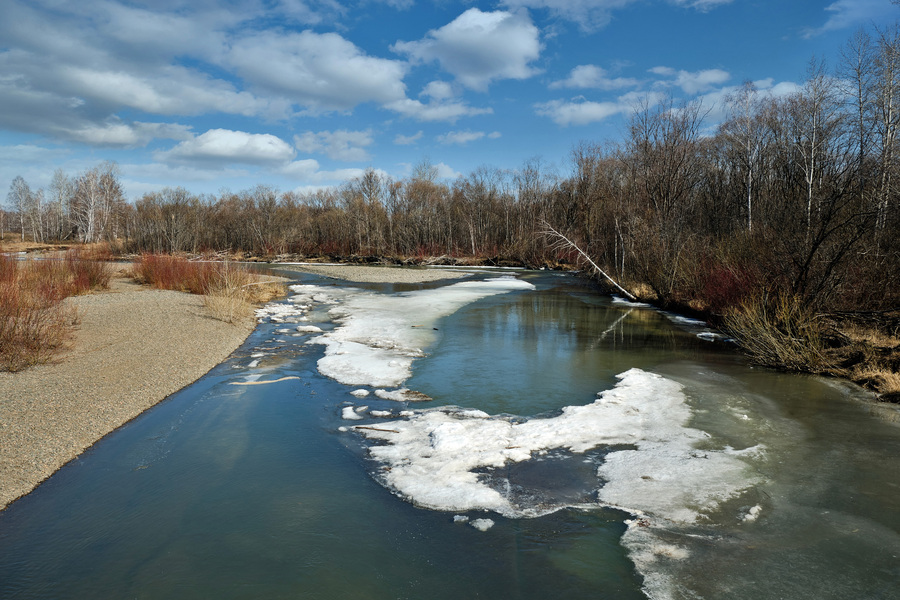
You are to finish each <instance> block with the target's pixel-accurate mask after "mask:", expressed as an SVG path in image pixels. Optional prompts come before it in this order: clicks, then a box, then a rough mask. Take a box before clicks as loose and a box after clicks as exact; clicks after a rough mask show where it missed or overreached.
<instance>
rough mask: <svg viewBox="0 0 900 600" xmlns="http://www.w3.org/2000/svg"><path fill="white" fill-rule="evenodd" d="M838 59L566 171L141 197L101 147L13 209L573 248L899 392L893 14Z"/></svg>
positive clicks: (140, 247) (738, 329) (380, 256)
mask: <svg viewBox="0 0 900 600" xmlns="http://www.w3.org/2000/svg"><path fill="white" fill-rule="evenodd" d="M841 56H842V59H841V61H840V63H839V64H837V65H834V66H833V67H831V68H829V67H827V66H826V65H824V64H822V63H821V62H819V61H816V60H812V61H811V62H810V64H809V68H808V70H807V72H806V73H805V76H804V81H803V83H802V84H801V85H800V87H799V88H798V89H797V90H796V91H795V92H793V93H791V94H788V95H782V96H777V95H771V94H767V93H763V92H760V91H759V90H757V89H756V87H755V86H754V84H753V83H751V82H746V83H744V84H743V85H742V86H741V87H740V88H739V89H738V90H737V91H736V92H734V93H733V94H731V95H729V96H728V97H727V98H726V99H725V103H724V107H718V108H719V109H720V110H721V109H722V108H724V111H725V115H726V116H725V118H724V119H723V120H721V121H719V122H717V123H710V121H711V119H710V114H711V111H712V110H713V108H715V107H710V106H704V105H703V104H701V103H699V102H688V103H679V102H677V101H676V100H674V99H670V100H668V101H664V102H662V103H657V104H649V103H647V104H644V105H640V106H636V107H635V110H634V112H633V114H632V115H631V117H630V119H629V122H628V124H627V128H626V130H625V134H624V135H623V139H621V140H615V141H607V142H602V143H595V142H585V143H582V144H581V145H580V146H578V147H576V148H574V149H573V150H572V152H571V156H570V157H569V160H568V164H567V167H566V168H567V172H566V173H562V174H561V173H558V172H556V171H555V170H553V169H550V168H548V167H547V164H546V163H545V162H543V160H542V159H539V158H535V159H532V160H530V161H528V162H526V163H525V164H523V165H522V166H521V167H520V168H518V169H515V170H502V169H497V168H493V167H490V166H484V167H481V168H478V169H476V170H475V171H473V172H472V173H470V174H468V175H467V176H461V177H459V178H457V179H456V180H454V181H445V180H440V179H439V178H438V177H437V170H436V168H434V167H433V166H432V165H430V164H429V162H428V161H427V160H426V161H422V162H420V163H419V164H418V165H417V166H416V167H415V169H414V170H413V172H412V174H411V175H410V176H409V177H407V178H405V179H401V180H395V179H392V178H390V177H388V176H385V175H384V174H382V173H380V172H378V171H376V170H374V169H369V170H367V171H366V172H365V174H364V175H363V176H362V177H360V178H358V179H356V180H353V181H349V182H347V183H346V184H345V185H343V186H341V187H339V188H334V189H325V190H319V191H316V192H311V193H297V192H294V191H286V192H281V191H279V190H277V189H274V188H273V187H271V186H267V185H264V184H261V185H258V186H257V187H255V188H253V189H250V190H245V191H239V192H230V191H224V192H221V193H220V194H218V195H195V194H192V193H191V192H190V191H188V190H185V189H183V188H167V189H163V190H161V191H158V192H155V193H150V194H145V195H144V196H143V197H141V198H139V199H137V200H136V201H134V202H128V201H126V200H125V198H124V196H123V192H122V189H121V184H120V181H119V177H120V175H119V172H118V167H117V166H116V165H115V164H114V163H103V164H100V165H98V166H96V167H94V168H92V169H89V170H87V171H85V172H83V173H79V174H74V175H68V174H66V173H64V172H63V171H61V170H58V171H57V172H56V173H55V174H54V177H53V179H52V182H51V184H50V185H49V186H48V187H47V189H42V190H32V189H31V187H30V186H29V185H28V183H27V182H26V181H24V180H23V179H22V178H21V177H17V178H16V179H15V180H14V181H13V182H12V185H11V186H10V191H9V194H8V197H7V209H8V210H7V211H6V212H5V213H4V214H3V216H2V219H0V224H2V226H3V228H4V229H6V230H8V231H9V230H11V231H15V232H17V234H19V235H20V236H21V238H22V239H23V240H24V239H26V238H28V239H31V240H34V241H36V242H50V241H56V242H73V243H74V242H84V243H93V242H106V243H108V244H109V245H110V247H111V248H112V249H113V251H114V252H115V253H117V254H125V255H129V254H130V255H139V254H142V253H172V254H189V255H197V256H203V255H207V256H209V255H213V254H216V253H220V254H222V253H226V254H228V255H230V256H236V257H239V258H242V259H248V258H253V259H263V260H298V259H310V258H319V257H322V258H327V259H329V260H354V261H369V262H385V263H398V264H399V263H402V264H419V263H426V262H427V263H436V262H443V263H450V264H452V263H459V262H462V263H467V264H497V265H499V264H509V265H521V266H526V267H532V268H542V267H546V268H582V267H584V266H585V265H584V264H583V262H582V261H580V260H579V258H580V255H579V253H578V252H577V250H576V247H577V249H580V250H582V251H583V252H584V254H585V255H587V256H588V257H590V259H591V261H593V263H595V264H596V266H597V267H598V268H599V269H602V270H603V271H604V272H606V273H607V274H608V275H609V276H610V277H611V278H612V279H614V280H615V281H617V282H618V283H619V284H621V285H622V286H623V287H624V288H625V289H627V290H629V291H630V293H632V294H633V295H634V296H635V297H637V298H640V299H642V300H646V301H650V302H652V303H654V304H656V305H658V306H660V307H663V308H670V309H675V310H681V311H684V312H691V313H693V314H696V315H701V316H702V317H703V318H706V319H708V320H709V321H710V322H712V323H714V324H715V325H717V326H719V327H722V328H723V329H725V330H726V331H727V332H729V333H730V334H731V335H732V336H733V337H734V338H736V339H737V340H738V341H739V342H740V343H741V344H742V346H743V347H744V348H745V349H746V350H747V351H748V352H749V353H750V355H751V357H753V358H754V360H756V361H757V362H760V363H762V364H768V365H773V366H780V367H785V368H790V369H796V370H802V371H810V372H832V373H839V374H850V375H851V376H853V377H854V378H855V379H857V380H860V381H863V382H864V383H866V382H868V383H871V384H872V385H873V386H874V387H876V388H879V389H882V390H883V391H884V390H887V391H888V393H889V395H890V394H893V395H892V396H891V397H894V396H897V394H898V393H900V378H898V376H897V371H898V367H900V364H898V362H900V361H898V358H897V354H898V353H897V351H896V349H897V348H896V346H897V343H896V340H897V337H898V334H900V310H898V308H900V207H898V192H900V147H898V139H897V136H898V125H900V26H894V27H892V28H889V29H886V30H875V31H871V32H866V31H862V30H861V31H859V32H857V33H856V34H855V35H854V36H853V37H852V38H851V39H850V40H848V42H847V43H846V45H845V46H844V47H843V48H842V52H841ZM551 228H552V229H553V230H555V231H557V232H559V233H561V234H562V235H564V236H565V237H566V238H567V239H568V240H571V242H572V244H560V243H559V241H560V238H559V236H556V235H548V233H547V232H548V231H549V230H550V229H551ZM860 331H865V332H867V333H866V334H865V336H864V335H863V334H861V333H859V332H860ZM872 336H875V339H876V340H881V341H876V342H874V343H873V342H871V339H873V338H872ZM878 336H881V337H878ZM862 337H867V339H869V342H868V343H867V344H863V343H862V342H861V341H860V340H861V338H862ZM885 340H887V341H885ZM891 340H893V341H891ZM873 365H874V367H873ZM891 376H893V377H894V380H893V383H890V381H887V380H889V379H890V377H891ZM894 387H896V389H895V390H894V391H893V392H891V391H890V390H892V389H894Z"/></svg>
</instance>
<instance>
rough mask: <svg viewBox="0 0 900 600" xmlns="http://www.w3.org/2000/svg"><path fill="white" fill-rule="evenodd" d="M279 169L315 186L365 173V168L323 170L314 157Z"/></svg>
mask: <svg viewBox="0 0 900 600" xmlns="http://www.w3.org/2000/svg"><path fill="white" fill-rule="evenodd" d="M278 171H279V173H281V174H282V175H285V176H287V177H290V178H292V179H296V180H298V181H303V182H306V183H308V184H313V185H314V187H316V186H322V185H337V184H340V183H342V182H344V181H350V180H351V179H355V178H357V177H361V176H362V175H363V174H364V173H365V169H336V170H334V171H322V170H321V165H320V164H319V161H317V160H315V159H312V158H307V159H302V160H296V161H293V162H291V163H289V164H287V165H285V166H283V167H281V168H280V169H279V170H278ZM379 173H380V172H379Z"/></svg>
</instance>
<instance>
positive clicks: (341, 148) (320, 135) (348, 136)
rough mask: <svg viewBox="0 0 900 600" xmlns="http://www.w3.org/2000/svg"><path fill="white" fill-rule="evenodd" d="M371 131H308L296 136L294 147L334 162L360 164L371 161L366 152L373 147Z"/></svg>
mask: <svg viewBox="0 0 900 600" xmlns="http://www.w3.org/2000/svg"><path fill="white" fill-rule="evenodd" d="M373 142H374V140H373V139H372V132H371V130H368V129H367V130H365V131H348V130H346V129H339V130H337V131H319V132H313V131H306V132H304V133H301V134H299V135H296V136H294V146H296V148H297V149H298V150H300V151H301V152H305V153H307V154H325V155H326V156H328V158H331V159H333V160H342V161H346V162H359V161H365V160H369V159H370V158H371V156H370V155H369V153H368V152H367V151H366V147H367V146H371V145H372V143H373Z"/></svg>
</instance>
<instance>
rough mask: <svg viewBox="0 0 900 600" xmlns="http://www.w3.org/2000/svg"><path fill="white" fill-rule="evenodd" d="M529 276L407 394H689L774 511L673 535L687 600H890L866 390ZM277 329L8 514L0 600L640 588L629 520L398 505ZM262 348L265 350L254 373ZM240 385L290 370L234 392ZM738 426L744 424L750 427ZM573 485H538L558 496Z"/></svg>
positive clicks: (563, 283)
mask: <svg viewBox="0 0 900 600" xmlns="http://www.w3.org/2000/svg"><path fill="white" fill-rule="evenodd" d="M523 276H524V277H527V278H529V280H530V281H532V283H534V284H535V285H536V286H537V289H536V290H535V291H532V292H516V293H511V294H505V295H501V296H494V297H491V298H487V299H485V300H481V301H478V302H476V303H473V304H471V305H469V306H467V307H465V308H463V309H462V310H460V311H458V312H457V313H455V314H454V315H451V316H450V317H447V318H445V319H444V320H442V321H441V322H440V324H439V339H438V341H437V342H436V344H435V345H434V346H433V347H432V348H429V349H428V356H427V357H425V358H422V359H420V360H419V361H417V362H416V363H415V365H414V371H413V376H412V378H411V379H410V380H408V381H407V383H406V384H405V385H407V386H408V387H410V388H412V389H416V390H419V391H421V392H424V393H426V394H428V395H429V396H431V397H432V398H433V399H434V400H433V401H432V402H430V403H427V404H426V405H424V406H435V405H441V404H456V405H460V406H464V407H468V408H479V409H481V410H484V411H486V412H489V413H492V414H496V413H509V414H515V415H521V416H531V415H536V414H543V413H548V412H551V413H552V412H553V411H555V410H558V409H559V408H561V407H563V406H566V405H572V404H585V403H588V402H591V401H593V399H594V397H595V394H596V393H597V392H598V391H601V390H604V389H608V388H610V387H611V386H612V385H614V383H615V375H616V374H618V373H621V372H623V371H625V370H627V369H629V368H632V367H639V368H641V369H644V370H647V371H652V372H656V373H659V374H661V375H664V376H666V377H669V378H672V379H675V380H677V381H679V382H680V383H682V384H683V385H684V386H685V391H686V393H687V394H688V397H689V401H690V403H691V406H692V409H693V410H694V413H695V416H694V419H693V422H692V425H693V426H695V427H698V428H702V429H704V430H705V431H708V432H710V434H711V436H713V438H714V439H715V440H720V441H722V440H724V441H727V442H728V443H730V444H731V445H732V446H734V447H735V448H743V447H747V446H750V445H753V444H758V443H763V444H765V445H766V446H767V447H768V451H767V454H766V457H765V459H763V460H760V461H758V462H756V463H754V465H753V468H755V469H757V470H758V472H759V473H760V474H761V476H762V481H763V483H761V484H760V485H758V486H756V487H754V488H753V489H752V490H751V491H750V492H748V494H747V495H745V496H744V497H742V498H739V499H736V500H735V501H734V502H735V503H738V504H739V503H744V504H748V503H752V504H760V505H761V506H762V516H761V517H760V519H759V520H758V521H756V522H754V523H751V524H745V523H740V522H736V521H735V518H734V514H736V513H735V510H732V509H735V507H733V506H724V507H722V510H721V513H720V514H710V515H708V519H707V521H706V522H704V523H703V524H700V525H697V526H692V527H680V528H673V529H669V530H665V531H662V532H661V533H660V535H661V536H664V537H666V539H667V540H668V541H671V542H672V543H673V544H677V545H679V546H681V547H684V548H686V549H687V551H688V555H689V557H688V558H687V559H684V558H681V559H671V560H669V559H665V558H660V559H659V560H658V561H657V563H656V566H655V567H654V568H655V569H657V570H658V571H660V572H663V573H665V575H666V577H667V578H668V579H667V581H669V582H670V584H671V585H670V587H669V588H668V589H669V592H667V593H670V594H671V597H678V598H680V597H684V598H693V597H705V598H780V597H784V598H846V597H857V598H878V597H882V598H891V597H896V593H897V591H898V590H900V559H898V555H900V543H898V539H900V536H898V531H900V517H898V515H900V505H898V498H900V494H898V493H897V492H898V491H900V490H898V487H900V467H898V465H897V463H898V462H900V461H897V460H896V457H897V456H898V451H900V428H898V426H897V424H895V423H892V422H890V421H891V419H892V418H893V417H892V415H893V413H891V412H890V411H887V412H886V413H882V412H873V410H872V409H870V408H869V407H868V405H866V404H864V403H861V402H859V401H858V400H856V399H855V397H854V396H855V395H857V392H856V391H855V390H853V389H852V388H845V387H841V386H836V385H833V384H831V383H829V382H823V381H822V380H818V379H814V378H808V377H800V376H789V375H783V374H777V373H772V372H769V371H765V370H759V369H750V368H748V367H747V366H746V365H744V364H743V362H742V361H741V359H740V357H738V356H736V355H735V354H734V353H733V352H731V351H730V350H729V349H727V348H726V347H724V346H723V345H721V344H710V343H708V342H703V341H701V340H699V339H697V338H696V336H695V332H691V331H686V330H683V329H680V328H678V327H676V326H674V325H673V324H672V323H671V322H670V320H669V319H667V318H666V317H665V316H663V315H660V314H658V313H657V312H655V311H652V310H649V309H646V308H630V307H627V306H621V305H614V304H611V303H610V302H609V300H608V299H606V298H603V297H601V296H599V295H598V294H597V293H596V290H594V289H593V288H592V287H591V286H590V285H589V284H585V283H582V282H579V281H577V280H574V279H572V278H569V277H565V276H560V275H556V274H525V275H523ZM302 281H303V282H312V283H320V284H325V283H328V282H327V281H326V280H322V279H319V278H315V277H312V276H302ZM368 287H369V288H370V289H374V290H381V291H383V292H384V293H393V292H396V291H399V290H401V289H410V288H408V287H390V286H382V287H379V286H368ZM413 287H415V286H413ZM432 287H434V285H432ZM315 314H317V315H319V316H320V318H325V315H326V313H325V311H316V313H315ZM279 327H282V326H278V325H271V324H264V325H261V326H260V327H259V328H258V329H257V331H256V332H255V333H254V334H253V335H252V336H251V338H250V339H248V341H247V343H246V344H245V346H244V347H243V348H242V349H241V350H240V351H239V352H238V353H236V355H235V356H233V357H232V358H231V359H230V360H229V361H227V362H226V363H224V364H222V365H220V366H219V367H217V368H216V369H215V370H214V371H212V372H211V373H210V374H209V375H207V376H206V377H204V378H203V379H201V380H200V381H199V382H197V383H195V384H194V385H192V386H190V387H188V388H186V389H184V390H182V391H181V392H179V393H177V394H175V395H173V396H172V397H171V398H169V399H168V400H167V401H166V402H164V403H162V404H160V405H159V406H157V407H156V408H154V409H153V410H151V411H148V412H147V413H145V414H144V415H142V416H141V417H140V418H138V419H136V420H135V421H133V422H132V423H130V424H128V425H126V426H125V427H123V428H121V429H120V430H118V431H116V432H114V433H113V434H111V435H109V436H107V437H106V438H105V439H104V440H102V441H101V442H100V443H98V444H97V445H96V446H94V448H92V449H91V450H90V451H89V452H87V453H86V454H84V455H83V456H82V457H80V458H79V459H77V460H76V461H74V462H72V463H70V464H69V465H68V466H67V467H65V468H64V469H62V470H61V471H59V472H58V473H57V474H56V475H54V476H53V477H52V478H50V479H49V480H48V481H47V482H45V483H44V484H43V485H41V486H40V487H39V488H38V489H37V490H36V491H35V492H33V493H32V494H30V495H28V496H26V497H25V498H23V499H21V500H19V501H17V502H16V503H14V504H13V505H11V506H10V507H9V508H8V509H7V510H6V511H4V512H2V513H0V597H2V598H213V597H214V598H323V599H324V598H328V599H337V598H341V599H344V598H365V599H370V598H372V599H377V598H448V599H451V598H454V599H455V598H610V599H620V598H621V599H629V598H642V597H644V594H643V593H642V592H641V586H642V585H643V583H644V580H643V577H642V575H641V574H640V573H638V572H637V571H636V569H635V567H634V564H633V562H632V561H631V559H630V557H629V555H628V552H627V551H626V549H625V548H623V546H622V544H621V536H622V535H623V533H624V532H625V530H626V526H625V525H624V520H625V519H626V518H627V517H628V515H626V514H625V513H622V512H620V511H616V510H610V509H603V508H599V507H598V508H595V509H592V510H576V509H568V510H562V511H559V512H556V513H553V514H551V515H548V516H544V517H541V518H537V519H505V518H502V517H499V516H497V515H493V514H486V513H473V514H470V515H467V516H470V517H471V518H477V517H490V518H492V519H493V520H494V521H495V523H496V524H495V525H494V527H492V528H491V529H489V530H487V531H484V532H482V531H478V530H476V529H474V528H473V527H471V526H469V525H467V524H464V523H458V522H454V519H453V516H454V515H453V514H450V513H443V512H436V511H430V510H424V509H420V508H417V507H415V506H413V505H412V504H410V503H408V502H406V501H404V500H402V499H400V498H398V497H395V496H394V495H392V494H391V493H390V492H389V491H388V490H386V489H385V488H383V487H382V486H381V485H379V484H378V483H377V482H376V480H375V479H374V478H373V477H372V476H371V472H372V471H373V470H374V469H375V468H376V466H375V465H373V464H371V462H370V461H369V460H368V459H367V457H366V447H365V445H364V444H365V443H364V441H363V440H362V439H360V438H359V437H357V436H355V435H354V434H352V433H345V432H341V431H340V430H339V428H340V427H341V426H342V425H345V424H346V422H345V421H342V420H341V418H340V415H341V408H342V406H343V405H344V404H345V403H347V402H350V401H355V400H354V399H353V397H352V396H350V395H349V391H350V390H351V389H352V388H349V387H347V386H343V385H341V384H338V383H336V382H334V381H331V380H329V379H326V378H324V377H322V376H321V375H319V374H318V372H317V371H316V364H315V363H316V360H317V359H318V358H319V357H320V356H321V352H322V348H321V346H319V345H307V344H305V341H306V339H308V338H303V337H299V338H296V337H289V336H286V335H283V334H279V333H276V330H277V329H279ZM259 351H265V352H267V353H268V356H267V357H265V358H263V359H262V360H261V362H260V364H259V365H258V366H257V367H253V368H251V367H249V366H248V365H249V364H250V362H251V357H250V354H252V353H254V352H259ZM248 374H259V375H262V377H263V378H264V379H277V378H279V377H284V376H295V377H297V378H298V379H291V380H287V381H283V382H281V383H275V384H267V385H257V386H235V385H231V384H232V383H233V382H236V381H240V380H243V379H245V378H246V376H247V375H248ZM356 403H359V402H356ZM365 404H367V405H369V406H370V407H371V408H373V409H374V408H379V409H390V408H395V409H396V408H397V404H396V403H395V402H392V401H386V400H378V399H375V398H372V397H370V398H367V399H366V400H365ZM417 407H423V406H417ZM736 414H737V415H740V414H746V415H748V419H747V423H748V424H747V425H746V426H740V427H736V426H735V425H734V416H735V415H736ZM560 464H562V463H560ZM569 472H570V471H569V470H567V468H560V469H558V470H555V471H554V470H553V469H550V470H546V469H545V470H544V471H540V469H538V470H536V471H535V472H533V473H530V474H527V475H528V476H530V477H532V478H544V479H546V480H547V482H549V483H547V482H545V483H547V484H548V485H550V487H553V486H556V485H558V486H560V487H562V486H564V485H566V481H565V480H566V478H567V477H569V475H568V473H569ZM587 472H588V474H589V473H590V472H591V470H590V469H587ZM583 476H584V473H578V474H575V475H573V477H583ZM750 496H752V497H750ZM853 589H855V590H856V591H857V593H856V594H855V595H846V592H847V591H848V590H853ZM660 597H663V596H660Z"/></svg>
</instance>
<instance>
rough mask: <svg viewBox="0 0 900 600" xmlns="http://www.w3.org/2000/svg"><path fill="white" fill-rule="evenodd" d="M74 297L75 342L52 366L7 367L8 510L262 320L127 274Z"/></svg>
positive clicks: (193, 376)
mask: <svg viewBox="0 0 900 600" xmlns="http://www.w3.org/2000/svg"><path fill="white" fill-rule="evenodd" d="M67 301H68V302H71V303H72V304H73V305H74V306H76V307H77V310H78V314H79V316H80V322H79V324H78V326H77V328H76V331H75V334H74V336H73V339H72V342H71V343H70V349H69V350H67V351H65V352H64V353H62V354H61V355H60V356H59V357H58V358H57V359H56V360H55V361H53V362H52V363H50V364H46V365H39V366H36V367H32V368H31V369H28V370H26V371H24V372H20V373H0V510H2V509H3V508H5V507H6V506H7V505H8V504H9V503H10V502H12V501H13V500H15V499H16V498H18V497H20V496H22V495H24V494H27V493H28V492H30V491H31V490H32V489H34V488H35V487H36V486H37V485H38V484H39V483H40V482H41V481H43V480H44V479H46V478H47V477H49V476H50V475H51V474H53V473H54V472H55V471H56V470H58V469H59V468H60V467H62V466H63V465H64V464H65V463H67V462H69V461H70V460H71V459H73V458H75V457H76V456H78V455H79V454H81V453H82V452H83V451H84V450H85V449H86V448H88V447H89V446H91V445H92V444H93V443H94V442H96V441H97V440H99V439H100V438H102V437H103V436H104V435H106V434H107V433H109V432H111V431H113V430H115V429H116V428H118V427H120V426H121V425H123V424H124V423H127V422H128V421H130V420H131V419H133V418H134V417H136V416H137V415H139V414H140V413H141V412H143V411H145V410H147V409H148V408H150V407H151V406H153V405H155V404H157V403H158V402H160V401H161V400H163V399H164V398H166V397H167V396H169V395H170V394H172V393H174V392H176V391H178V390H179V389H181V388H183V387H185V386H186V385H188V384H190V383H192V382H194V381H196V380H197V379H199V378H200V377H202V376H203V375H204V374H206V373H207V372H208V371H209V370H210V369H212V368H213V367H214V366H216V365H217V364H219V363H220V362H222V361H223V360H225V359H226V358H227V357H228V355H229V354H231V353H232V352H233V351H234V350H236V349H237V348H238V347H239V346H240V345H241V343H242V342H243V341H244V340H245V339H246V338H247V336H248V335H249V334H250V332H251V331H252V330H253V327H254V322H253V321H252V320H248V321H246V322H244V323H241V324H240V325H231V324H227V323H224V322H222V321H218V320H216V319H214V318H212V317H211V316H210V315H209V313H208V312H207V309H206V307H204V306H203V300H202V298H201V297H199V296H193V295H189V294H183V293H180V292H169V291H161V290H151V289H148V288H145V287H141V286H138V285H136V284H134V283H131V282H128V281H126V280H122V279H114V280H113V282H112V286H111V290H110V292H104V293H100V294H93V295H88V296H79V297H76V298H70V299H69V300H67Z"/></svg>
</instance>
